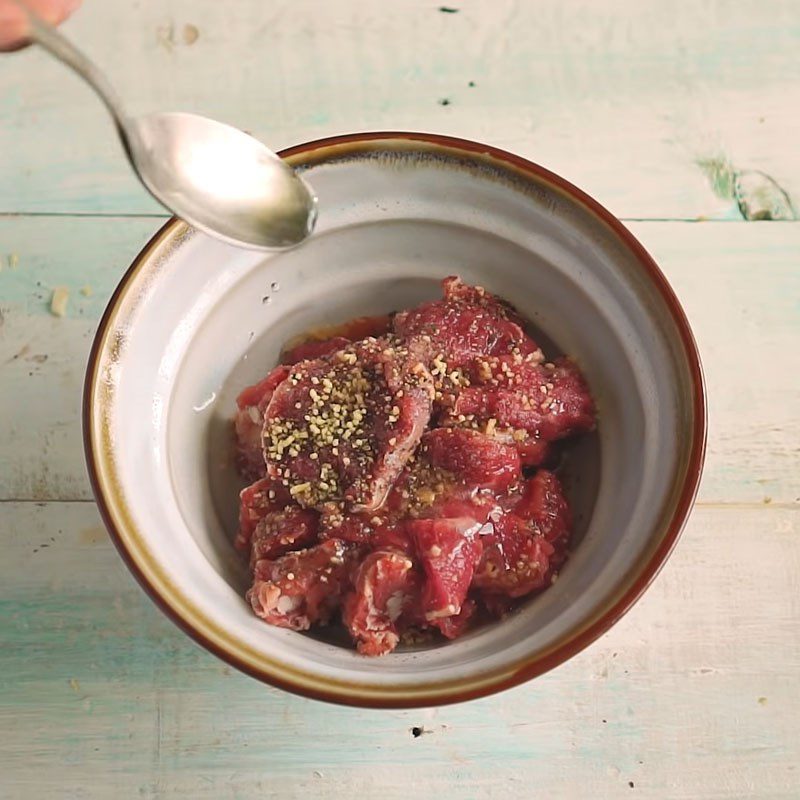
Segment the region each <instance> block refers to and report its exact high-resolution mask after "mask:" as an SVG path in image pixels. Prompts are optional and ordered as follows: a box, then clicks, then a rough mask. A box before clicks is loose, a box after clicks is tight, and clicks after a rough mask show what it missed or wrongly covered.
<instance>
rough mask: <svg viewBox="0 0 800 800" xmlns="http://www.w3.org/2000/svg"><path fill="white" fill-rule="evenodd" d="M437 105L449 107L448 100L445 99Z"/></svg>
mask: <svg viewBox="0 0 800 800" xmlns="http://www.w3.org/2000/svg"><path fill="white" fill-rule="evenodd" d="M439 105H440V106H449V105H450V99H449V98H447V97H443V98H442V99H441V100H439Z"/></svg>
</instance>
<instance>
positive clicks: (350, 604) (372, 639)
mask: <svg viewBox="0 0 800 800" xmlns="http://www.w3.org/2000/svg"><path fill="white" fill-rule="evenodd" d="M413 567H414V562H413V561H412V560H411V558H409V557H408V556H407V555H405V554H404V553H400V552H398V551H396V550H391V549H380V550H375V551H373V552H372V553H370V554H369V555H368V556H367V557H366V558H365V559H364V561H363V562H362V563H361V564H360V565H359V567H358V569H357V570H356V572H355V575H354V579H353V585H354V588H353V591H352V592H350V594H349V595H348V596H347V598H346V599H345V602H344V607H343V610H342V619H343V621H344V624H345V625H346V626H347V628H348V630H349V631H350V634H351V636H352V637H353V640H354V641H355V642H356V646H357V647H358V652H359V653H362V654H364V655H369V656H381V655H385V654H386V653H390V652H391V651H392V650H394V648H395V647H397V643H398V642H399V641H400V632H401V631H400V629H399V628H398V624H399V622H400V620H401V619H402V618H403V616H404V614H406V613H407V611H408V610H409V609H410V608H411V607H412V606H413V605H414V603H415V602H416V599H417V596H418V594H419V578H418V575H417V573H416V572H415V571H414V569H413Z"/></svg>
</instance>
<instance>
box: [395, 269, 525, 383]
mask: <svg viewBox="0 0 800 800" xmlns="http://www.w3.org/2000/svg"><path fill="white" fill-rule="evenodd" d="M442 286H443V289H444V299H442V300H434V301H433V302H429V303H423V304H422V305H421V306H418V307H417V308H412V309H410V310H408V311H401V312H400V313H399V314H396V315H395V317H394V320H393V329H394V332H395V333H396V334H397V335H398V336H400V337H403V338H405V339H408V340H411V339H421V340H423V341H424V342H425V343H426V344H427V345H428V347H429V350H430V355H431V358H436V359H437V361H438V362H439V364H441V365H442V369H443V371H444V373H445V374H449V373H450V371H451V370H455V369H457V368H459V367H462V366H464V365H466V364H468V363H469V362H470V361H471V360H472V359H473V358H475V357H476V356H485V355H502V354H507V353H522V354H525V353H534V352H536V351H538V347H537V346H536V343H535V342H534V341H533V340H532V339H531V338H530V337H529V336H528V335H527V334H526V333H525V332H524V331H523V330H522V327H521V325H520V321H519V319H518V318H517V317H516V315H515V314H514V312H513V310H512V309H511V307H510V306H508V305H507V304H505V303H502V302H501V301H500V300H498V298H496V297H495V296H494V295H492V294H490V293H489V292H487V291H485V290H484V289H482V288H481V287H479V286H468V285H466V284H464V283H462V282H461V280H460V279H459V278H456V277H449V278H445V279H444V281H443V282H442Z"/></svg>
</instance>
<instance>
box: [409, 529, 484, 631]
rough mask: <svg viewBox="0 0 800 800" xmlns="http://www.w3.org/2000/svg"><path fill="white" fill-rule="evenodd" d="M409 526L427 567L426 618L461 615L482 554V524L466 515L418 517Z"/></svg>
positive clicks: (424, 590) (423, 562) (423, 565)
mask: <svg viewBox="0 0 800 800" xmlns="http://www.w3.org/2000/svg"><path fill="white" fill-rule="evenodd" d="M408 528H409V530H410V532H411V535H412V537H413V539H414V542H415V544H416V548H417V554H418V556H419V560H420V563H421V564H422V567H423V569H424V570H425V586H424V588H423V594H422V606H423V613H424V615H425V618H426V619H427V620H428V621H431V620H435V619H439V618H441V617H451V616H453V615H456V614H459V613H460V612H461V606H462V604H463V603H464V600H465V599H466V597H467V590H468V589H469V586H470V583H471V582H472V574H473V570H474V569H475V565H476V563H477V562H478V560H479V559H480V556H481V549H482V548H481V539H480V536H479V535H478V532H479V531H480V529H481V525H480V524H476V522H475V520H474V519H472V518H470V517H466V518H455V519H425V520H415V521H413V522H409V523H408Z"/></svg>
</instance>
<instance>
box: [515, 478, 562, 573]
mask: <svg viewBox="0 0 800 800" xmlns="http://www.w3.org/2000/svg"><path fill="white" fill-rule="evenodd" d="M514 514H515V515H516V516H518V517H519V518H520V519H523V520H525V521H526V522H528V523H530V524H531V525H532V526H533V530H534V532H535V533H537V534H539V535H540V536H543V537H544V538H545V539H546V540H547V541H548V542H550V543H551V544H552V545H553V546H554V547H555V548H556V551H555V553H554V555H553V556H552V557H551V559H550V563H551V566H553V567H557V566H559V565H560V564H561V562H562V561H563V560H564V558H565V557H566V554H565V551H566V547H567V545H568V543H569V537H570V535H571V533H572V512H571V511H570V508H569V503H567V498H566V497H565V496H564V489H563V487H562V486H561V481H559V479H558V478H557V477H556V475H555V474H554V473H552V472H549V471H548V470H545V469H540V470H539V471H538V472H537V473H536V475H534V477H533V478H531V479H530V480H528V481H527V482H526V483H525V489H524V491H523V492H522V495H521V497H520V500H519V502H518V503H517V505H516V506H515V507H514Z"/></svg>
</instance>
